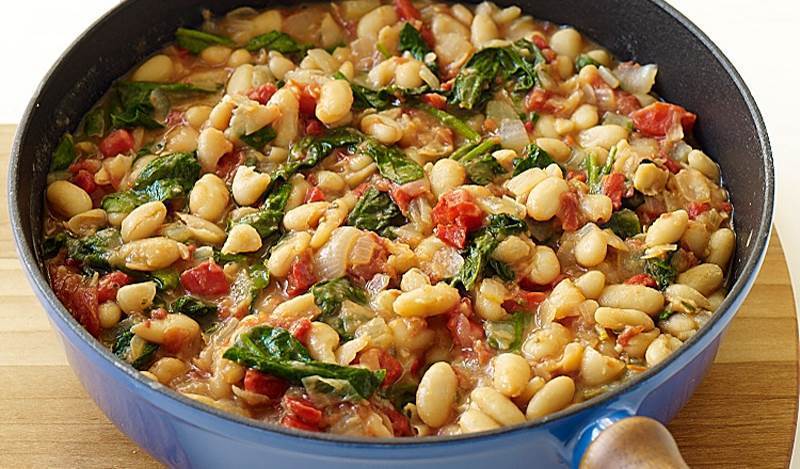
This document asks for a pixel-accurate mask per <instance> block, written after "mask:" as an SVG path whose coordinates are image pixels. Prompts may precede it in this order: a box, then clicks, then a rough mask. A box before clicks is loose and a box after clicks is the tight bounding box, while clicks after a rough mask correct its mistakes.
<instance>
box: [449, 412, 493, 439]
mask: <svg viewBox="0 0 800 469" xmlns="http://www.w3.org/2000/svg"><path fill="white" fill-rule="evenodd" d="M458 426H459V427H460V428H461V431H462V432H464V433H476V432H485V431H488V430H494V429H496V428H500V424H499V423H497V422H495V421H494V420H493V419H492V418H491V417H489V416H488V415H486V414H484V413H483V412H481V411H480V410H477V409H467V410H466V411H465V412H464V413H463V414H461V416H460V417H459V418H458Z"/></svg>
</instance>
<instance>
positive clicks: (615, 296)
mask: <svg viewBox="0 0 800 469" xmlns="http://www.w3.org/2000/svg"><path fill="white" fill-rule="evenodd" d="M597 302H598V303H600V305H601V306H608V307H611V308H622V309H638V310H639V311H643V312H645V313H646V314H648V315H651V316H652V315H654V314H656V313H659V312H661V310H662V308H663V307H664V296H663V295H662V294H661V292H660V291H658V290H656V289H654V288H649V287H646V286H644V285H626V284H617V285H608V286H606V287H605V288H604V289H603V293H602V294H601V295H600V297H599V298H598V299H597Z"/></svg>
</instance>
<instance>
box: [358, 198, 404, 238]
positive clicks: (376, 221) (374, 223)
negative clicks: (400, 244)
mask: <svg viewBox="0 0 800 469" xmlns="http://www.w3.org/2000/svg"><path fill="white" fill-rule="evenodd" d="M405 223H406V218H405V217H404V216H403V213H402V212H401V211H400V208H399V207H398V206H397V205H396V204H395V203H394V201H392V198H391V197H389V194H387V193H385V192H380V191H378V190H377V189H375V188H374V187H370V188H369V189H367V192H365V193H364V195H363V196H362V197H361V198H360V199H359V200H358V202H357V203H356V206H355V207H353V210H352V211H351V212H350V216H349V217H347V224H349V225H352V226H355V227H356V228H359V229H362V230H370V231H374V232H376V233H383V232H384V230H385V229H386V228H388V227H390V226H400V225H403V224H405Z"/></svg>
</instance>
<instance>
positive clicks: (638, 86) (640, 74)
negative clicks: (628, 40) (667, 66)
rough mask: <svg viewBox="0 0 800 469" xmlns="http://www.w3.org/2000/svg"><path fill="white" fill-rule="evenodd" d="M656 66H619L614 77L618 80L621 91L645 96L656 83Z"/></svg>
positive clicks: (635, 64)
mask: <svg viewBox="0 0 800 469" xmlns="http://www.w3.org/2000/svg"><path fill="white" fill-rule="evenodd" d="M656 73H658V65H655V64H647V65H639V64H637V63H633V62H625V63H622V64H619V66H617V68H616V69H614V75H616V77H617V78H618V79H619V84H620V86H621V87H622V89H623V90H625V91H627V92H628V93H633V94H647V93H649V92H650V89H651V88H653V85H654V84H655V82H656Z"/></svg>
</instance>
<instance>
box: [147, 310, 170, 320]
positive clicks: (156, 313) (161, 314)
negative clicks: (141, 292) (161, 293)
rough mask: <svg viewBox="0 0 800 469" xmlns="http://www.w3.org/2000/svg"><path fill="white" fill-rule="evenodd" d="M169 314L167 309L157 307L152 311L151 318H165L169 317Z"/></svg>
mask: <svg viewBox="0 0 800 469" xmlns="http://www.w3.org/2000/svg"><path fill="white" fill-rule="evenodd" d="M167 314H169V313H168V312H167V310H166V309H164V308H157V309H155V310H153V311H152V312H151V313H150V319H164V318H166V317H167Z"/></svg>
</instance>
